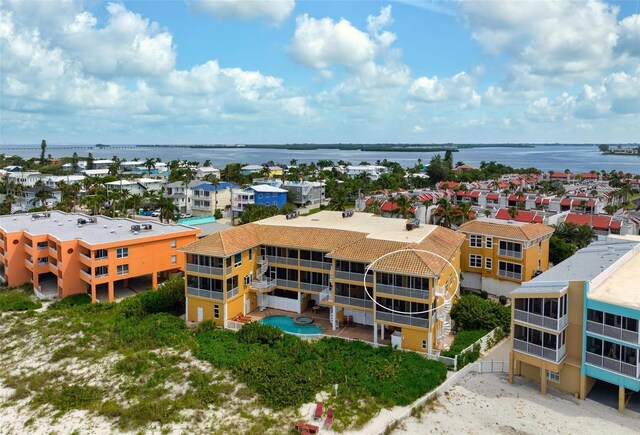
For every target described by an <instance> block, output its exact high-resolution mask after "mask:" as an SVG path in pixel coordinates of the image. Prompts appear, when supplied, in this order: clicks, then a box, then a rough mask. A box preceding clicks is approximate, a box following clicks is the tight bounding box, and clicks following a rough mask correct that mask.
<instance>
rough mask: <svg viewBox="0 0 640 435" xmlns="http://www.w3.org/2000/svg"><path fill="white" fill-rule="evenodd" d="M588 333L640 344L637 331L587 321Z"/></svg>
mask: <svg viewBox="0 0 640 435" xmlns="http://www.w3.org/2000/svg"><path fill="white" fill-rule="evenodd" d="M587 331H589V332H593V333H594V334H599V335H602V336H605V337H611V338H616V339H618V340H623V341H627V342H629V343H633V344H638V343H640V341H639V334H638V333H637V332H635V331H629V330H628V329H623V328H621V327H617V326H610V325H606V324H603V323H598V322H594V321H592V320H587Z"/></svg>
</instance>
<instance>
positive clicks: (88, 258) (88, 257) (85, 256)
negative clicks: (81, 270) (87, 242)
mask: <svg viewBox="0 0 640 435" xmlns="http://www.w3.org/2000/svg"><path fill="white" fill-rule="evenodd" d="M80 258H84V259H85V260H87V261H91V257H90V256H88V255H86V254H83V253H82V252H81V253H80Z"/></svg>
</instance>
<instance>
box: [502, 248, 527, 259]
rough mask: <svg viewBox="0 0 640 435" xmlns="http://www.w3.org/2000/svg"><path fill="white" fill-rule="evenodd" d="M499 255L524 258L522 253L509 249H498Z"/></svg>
mask: <svg viewBox="0 0 640 435" xmlns="http://www.w3.org/2000/svg"><path fill="white" fill-rule="evenodd" d="M498 255H500V256H502V257H511V258H522V251H511V250H509V249H498Z"/></svg>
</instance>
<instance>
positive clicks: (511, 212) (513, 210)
mask: <svg viewBox="0 0 640 435" xmlns="http://www.w3.org/2000/svg"><path fill="white" fill-rule="evenodd" d="M507 213H509V216H511V219H515V218H516V217H518V209H517V208H516V207H509V210H507Z"/></svg>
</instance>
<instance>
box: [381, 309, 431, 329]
mask: <svg viewBox="0 0 640 435" xmlns="http://www.w3.org/2000/svg"><path fill="white" fill-rule="evenodd" d="M376 320H381V321H383V322H391V323H400V324H402V325H409V326H417V327H419V328H428V327H429V319H425V318H423V317H414V316H407V315H406V314H395V313H384V312H381V311H376Z"/></svg>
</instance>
